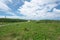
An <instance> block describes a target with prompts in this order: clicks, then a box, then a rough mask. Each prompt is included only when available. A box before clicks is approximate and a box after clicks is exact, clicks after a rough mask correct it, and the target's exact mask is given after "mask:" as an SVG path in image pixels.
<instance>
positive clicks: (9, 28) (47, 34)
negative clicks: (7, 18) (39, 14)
mask: <svg viewBox="0 0 60 40" xmlns="http://www.w3.org/2000/svg"><path fill="white" fill-rule="evenodd" d="M2 24H3V25H4V26H0V40H60V21H59V22H58V21H51V22H47V23H46V22H43V21H42V22H40V21H35V22H34V21H31V22H14V23H13V22H12V23H11V22H10V23H6V22H4V23H2ZM2 24H1V25H2ZM7 24H9V25H7Z"/></svg>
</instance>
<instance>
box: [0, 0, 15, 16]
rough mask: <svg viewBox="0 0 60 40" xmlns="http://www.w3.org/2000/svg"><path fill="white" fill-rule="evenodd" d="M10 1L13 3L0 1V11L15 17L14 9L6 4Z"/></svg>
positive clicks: (5, 0)
mask: <svg viewBox="0 0 60 40" xmlns="http://www.w3.org/2000/svg"><path fill="white" fill-rule="evenodd" d="M8 1H10V2H12V0H0V11H2V12H5V13H6V14H10V15H14V16H15V13H13V12H12V9H11V8H10V7H9V6H8V5H7V4H6V3H7V2H8ZM3 14H4V13H3Z"/></svg>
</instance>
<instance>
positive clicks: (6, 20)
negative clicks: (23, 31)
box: [0, 18, 27, 22]
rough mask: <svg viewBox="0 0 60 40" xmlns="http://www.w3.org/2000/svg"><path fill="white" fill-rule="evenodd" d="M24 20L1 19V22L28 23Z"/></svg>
mask: <svg viewBox="0 0 60 40" xmlns="http://www.w3.org/2000/svg"><path fill="white" fill-rule="evenodd" d="M26 21H27V20H23V19H10V18H0V22H26Z"/></svg>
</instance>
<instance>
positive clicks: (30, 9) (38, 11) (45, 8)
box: [18, 0, 60, 19]
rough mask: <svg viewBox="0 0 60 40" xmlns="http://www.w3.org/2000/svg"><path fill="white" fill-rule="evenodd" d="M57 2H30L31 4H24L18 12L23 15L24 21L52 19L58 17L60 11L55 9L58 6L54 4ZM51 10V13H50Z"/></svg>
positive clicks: (40, 0) (38, 0)
mask: <svg viewBox="0 0 60 40" xmlns="http://www.w3.org/2000/svg"><path fill="white" fill-rule="evenodd" d="M58 1H59V0H53V1H52V0H31V2H27V1H25V2H24V5H23V6H21V7H20V8H19V9H18V10H19V11H20V13H21V14H23V15H25V18H26V19H54V18H57V17H60V14H59V13H60V10H58V9H56V8H55V7H56V6H58V5H59V4H57V3H56V2H58ZM51 10H52V11H51Z"/></svg>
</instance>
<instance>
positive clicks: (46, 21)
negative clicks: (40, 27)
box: [36, 20, 60, 23]
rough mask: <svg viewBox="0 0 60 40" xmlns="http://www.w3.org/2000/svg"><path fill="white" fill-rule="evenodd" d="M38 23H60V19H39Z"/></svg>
mask: <svg viewBox="0 0 60 40" xmlns="http://www.w3.org/2000/svg"><path fill="white" fill-rule="evenodd" d="M36 22H37V23H60V20H39V21H36Z"/></svg>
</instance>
